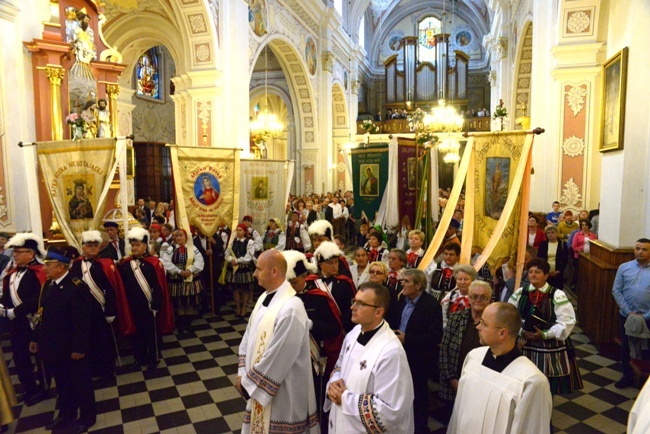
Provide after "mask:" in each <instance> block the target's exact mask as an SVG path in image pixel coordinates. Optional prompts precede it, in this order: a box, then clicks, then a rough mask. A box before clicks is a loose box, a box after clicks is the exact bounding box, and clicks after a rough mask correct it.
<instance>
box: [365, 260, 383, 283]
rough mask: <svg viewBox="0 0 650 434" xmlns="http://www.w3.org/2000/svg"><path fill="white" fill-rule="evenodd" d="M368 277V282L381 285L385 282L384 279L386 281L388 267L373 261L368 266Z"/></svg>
mask: <svg viewBox="0 0 650 434" xmlns="http://www.w3.org/2000/svg"><path fill="white" fill-rule="evenodd" d="M368 275H369V277H368V280H369V281H370V282H375V283H379V284H381V285H383V284H384V282H386V279H388V265H386V263H384V262H381V261H375V262H373V263H371V264H370V269H369V270H368Z"/></svg>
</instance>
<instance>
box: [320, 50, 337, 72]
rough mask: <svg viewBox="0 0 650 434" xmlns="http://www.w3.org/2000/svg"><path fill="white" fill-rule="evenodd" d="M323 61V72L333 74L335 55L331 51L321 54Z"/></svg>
mask: <svg viewBox="0 0 650 434" xmlns="http://www.w3.org/2000/svg"><path fill="white" fill-rule="evenodd" d="M321 59H322V60H323V71H327V72H333V71H334V53H332V52H331V51H324V52H323V54H321Z"/></svg>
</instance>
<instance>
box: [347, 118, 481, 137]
mask: <svg viewBox="0 0 650 434" xmlns="http://www.w3.org/2000/svg"><path fill="white" fill-rule="evenodd" d="M491 121H492V118H491V117H480V118H467V119H465V122H464V123H463V131H490V123H491ZM373 123H374V124H375V125H376V126H377V127H379V132H378V133H377V134H392V133H412V132H413V131H411V128H410V127H409V121H408V120H407V119H390V120H387V121H380V122H377V121H373ZM365 133H366V130H364V129H363V121H357V134H365Z"/></svg>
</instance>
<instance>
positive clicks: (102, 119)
mask: <svg viewBox="0 0 650 434" xmlns="http://www.w3.org/2000/svg"><path fill="white" fill-rule="evenodd" d="M97 106H98V107H97V114H96V118H97V122H98V125H97V137H102V138H103V137H112V134H111V113H110V112H109V111H108V103H107V102H106V100H105V99H104V98H100V99H99V101H97Z"/></svg>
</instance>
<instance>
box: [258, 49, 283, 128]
mask: <svg viewBox="0 0 650 434" xmlns="http://www.w3.org/2000/svg"><path fill="white" fill-rule="evenodd" d="M268 62H269V47H268V46H267V47H266V51H265V53H264V102H265V103H266V107H265V108H264V111H263V112H262V113H258V114H257V116H256V118H255V119H254V120H253V121H252V122H251V123H250V131H251V135H252V136H255V137H257V138H260V139H264V138H266V137H273V138H277V137H279V136H280V134H281V133H282V130H284V125H283V124H282V122H280V121H279V120H278V118H277V116H276V115H274V114H273V113H270V112H269V79H268V74H269V67H268Z"/></svg>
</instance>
